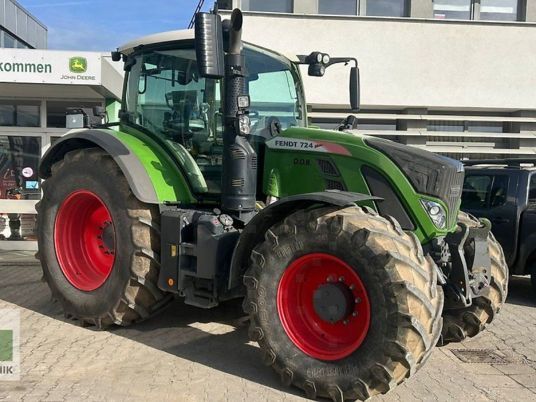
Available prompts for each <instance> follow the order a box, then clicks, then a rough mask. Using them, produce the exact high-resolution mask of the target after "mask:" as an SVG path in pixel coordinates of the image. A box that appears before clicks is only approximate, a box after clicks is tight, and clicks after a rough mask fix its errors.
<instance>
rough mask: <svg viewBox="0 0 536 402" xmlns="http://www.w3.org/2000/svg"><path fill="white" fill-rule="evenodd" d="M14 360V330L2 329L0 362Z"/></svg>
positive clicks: (0, 334)
mask: <svg viewBox="0 0 536 402" xmlns="http://www.w3.org/2000/svg"><path fill="white" fill-rule="evenodd" d="M11 361H13V331H12V330H5V329H2V330H0V362H11Z"/></svg>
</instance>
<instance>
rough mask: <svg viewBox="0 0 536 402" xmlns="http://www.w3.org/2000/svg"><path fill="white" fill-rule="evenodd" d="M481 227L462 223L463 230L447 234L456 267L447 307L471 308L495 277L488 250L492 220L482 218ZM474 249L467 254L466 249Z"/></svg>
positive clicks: (451, 274)
mask: <svg viewBox="0 0 536 402" xmlns="http://www.w3.org/2000/svg"><path fill="white" fill-rule="evenodd" d="M480 223H481V226H480V227H468V226H467V225H465V224H464V223H461V222H460V223H459V230H457V231H456V232H455V233H451V234H449V235H447V236H446V238H445V241H446V242H447V244H448V246H449V250H450V254H451V256H452V260H451V261H452V268H451V273H450V275H449V278H448V282H447V284H446V285H445V288H444V289H445V309H450V308H459V307H467V306H470V305H471V304H472V300H473V298H474V297H479V296H481V295H482V294H483V293H484V292H485V291H486V290H487V289H488V287H489V285H490V280H491V260H490V256H489V250H488V235H489V232H490V229H491V223H490V222H489V221H488V220H487V219H481V220H480ZM466 246H469V247H470V248H471V249H472V255H470V256H466V254H465V251H464V250H465V248H466Z"/></svg>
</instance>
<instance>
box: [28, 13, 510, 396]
mask: <svg viewBox="0 0 536 402" xmlns="http://www.w3.org/2000/svg"><path fill="white" fill-rule="evenodd" d="M241 30H242V14H241V13H240V11H239V10H235V11H234V12H233V14H232V17H231V19H230V20H225V21H223V22H222V20H221V17H220V16H219V15H217V14H215V13H214V14H213V13H199V14H197V16H196V25H195V31H194V30H189V31H174V32H166V33H162V34H156V35H152V36H148V37H145V38H142V39H140V40H137V41H134V42H132V43H129V44H127V45H126V46H124V47H122V48H120V49H119V50H118V51H117V52H114V53H113V54H112V56H113V58H114V60H115V61H119V60H121V59H122V60H123V62H124V68H125V72H126V74H125V75H126V77H125V85H124V96H123V102H122V110H121V111H120V123H118V127H116V129H112V128H111V126H112V124H108V125H99V126H89V127H88V126H87V124H86V127H85V128H82V129H78V130H74V131H73V132H71V133H69V134H68V135H66V136H64V137H63V138H62V139H61V140H60V141H58V142H57V143H56V144H55V145H54V146H53V147H52V148H51V149H49V150H48V152H47V153H46V155H45V156H44V157H43V159H42V162H41V166H40V176H41V178H42V179H43V180H44V182H43V186H42V188H43V199H42V201H41V202H40V203H39V205H38V207H37V208H38V213H39V215H38V227H39V258H40V260H41V263H42V266H43V271H44V277H45V279H46V281H47V283H48V285H49V286H50V289H51V291H52V294H53V298H55V299H57V300H58V301H59V302H60V303H61V305H62V306H63V309H64V311H65V314H66V315H67V316H69V317H73V318H75V319H77V320H79V321H80V322H81V323H83V324H85V325H92V326H95V327H97V328H106V327H108V326H111V325H121V326H127V325H130V324H134V323H136V322H139V321H141V320H145V319H147V318H149V317H151V316H152V315H153V314H155V313H156V312H157V311H159V310H161V309H162V308H164V307H165V306H166V305H167V304H168V303H169V302H170V301H171V300H173V299H174V298H176V297H182V298H183V299H184V302H185V303H186V304H189V305H193V306H197V307H201V308H213V307H216V306H218V305H219V304H220V303H222V302H225V301H226V300H231V299H236V298H243V299H244V303H243V306H244V310H245V312H246V313H247V314H248V315H249V319H250V329H249V335H250V337H251V339H252V340H253V341H256V342H258V344H259V346H260V349H261V351H262V353H263V358H264V361H265V362H266V363H267V364H268V365H270V366H272V367H273V369H274V370H275V371H276V372H277V373H278V374H279V375H280V376H281V379H282V381H283V383H285V384H287V385H294V386H297V387H299V388H301V389H303V390H304V391H305V393H306V394H307V396H308V397H311V398H315V397H328V398H332V399H334V400H344V399H367V398H369V397H370V396H372V395H376V394H381V393H386V392H388V391H389V390H390V389H392V388H393V387H394V386H396V385H397V384H400V383H402V382H403V381H404V380H405V379H406V378H408V377H409V376H410V375H412V374H413V373H414V372H415V371H416V370H417V369H419V368H420V367H421V366H422V365H423V364H424V362H425V361H426V360H427V358H428V357H429V356H430V353H431V351H432V349H433V347H434V346H435V345H436V344H438V343H439V344H441V343H443V344H444V343H447V342H451V341H460V340H462V339H464V338H465V337H468V336H474V335H476V334H477V333H479V332H480V331H481V330H482V329H483V328H484V326H485V325H486V324H487V323H489V322H491V321H492V320H493V318H494V316H495V314H496V313H497V312H498V311H499V309H500V308H501V306H502V304H503V302H504V300H505V297H506V292H507V280H508V274H507V266H506V264H505V261H504V257H503V253H502V250H501V247H500V246H499V244H498V243H497V242H496V241H495V239H494V238H493V235H492V234H491V232H490V225H489V222H487V221H479V220H476V219H475V218H473V217H471V216H468V215H465V214H461V213H460V212H459V205H460V196H461V189H462V183H463V177H464V172H463V167H462V164H461V163H459V162H457V161H454V160H451V159H448V158H445V157H442V156H438V155H435V154H432V153H429V152H425V151H423V150H419V149H416V148H412V147H407V146H404V145H400V144H396V143H394V142H391V141H387V140H382V139H378V138H374V137H369V136H364V135H357V134H355V133H352V132H351V131H349V130H346V131H345V128H351V127H352V125H353V118H351V117H349V118H348V119H347V120H346V121H345V122H344V124H343V125H342V127H341V129H340V130H339V131H337V130H333V131H329V130H321V129H318V128H314V127H308V125H307V108H306V103H305V98H304V91H303V85H302V80H301V77H300V70H299V65H308V69H309V75H312V76H322V75H324V73H325V72H326V69H327V68H329V66H331V65H333V64H336V63H345V64H351V65H352V66H351V68H350V100H351V104H352V108H353V109H354V110H357V109H358V104H359V90H358V85H359V72H358V67H357V61H356V60H355V59H353V58H347V57H341V58H330V57H329V56H328V55H327V54H323V53H320V52H312V53H311V54H309V55H307V56H297V57H295V58H294V59H293V60H290V59H288V58H286V57H284V56H282V55H280V54H278V53H276V52H273V51H270V50H268V49H264V48H261V47H258V46H254V45H252V44H247V43H246V44H244V43H243V42H242V39H241ZM73 121H74V122H76V121H84V120H83V119H77V118H76V116H74V117H73Z"/></svg>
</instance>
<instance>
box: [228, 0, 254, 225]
mask: <svg viewBox="0 0 536 402" xmlns="http://www.w3.org/2000/svg"><path fill="white" fill-rule="evenodd" d="M242 23H243V17H242V12H241V11H240V10H239V9H235V10H234V11H233V13H232V15H231V20H230V22H227V21H225V24H224V25H225V26H224V29H226V30H227V31H228V32H227V33H228V46H227V47H228V49H227V54H226V55H225V85H224V92H225V97H224V102H223V111H224V113H223V114H224V125H225V130H224V134H223V174H222V200H221V201H222V210H223V211H225V212H227V213H229V214H230V215H231V216H233V217H234V218H235V219H237V220H239V221H241V222H243V223H244V224H246V223H247V222H249V220H250V219H251V218H252V217H253V216H254V215H255V204H256V190H257V154H256V153H255V150H254V149H253V147H252V146H251V144H250V143H249V140H248V137H249V134H250V132H249V130H250V124H249V116H248V113H249V111H248V109H249V96H248V93H247V90H246V63H245V59H244V56H243V54H242V49H243V43H242Z"/></svg>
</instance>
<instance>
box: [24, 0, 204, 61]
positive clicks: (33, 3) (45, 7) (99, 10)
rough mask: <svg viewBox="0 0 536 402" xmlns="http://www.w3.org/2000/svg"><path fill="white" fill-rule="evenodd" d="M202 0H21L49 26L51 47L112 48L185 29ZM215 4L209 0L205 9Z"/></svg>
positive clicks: (77, 48)
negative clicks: (136, 39)
mask: <svg viewBox="0 0 536 402" xmlns="http://www.w3.org/2000/svg"><path fill="white" fill-rule="evenodd" d="M198 2H199V0H18V3H19V4H20V5H22V6H23V7H24V8H25V9H27V10H28V11H29V12H30V13H32V14H33V15H34V16H35V17H36V18H37V19H39V20H40V21H41V22H42V23H43V24H44V25H46V27H47V28H48V48H49V49H57V50H86V51H106V52H107V51H111V50H115V49H116V48H117V47H119V46H120V45H122V44H124V43H126V42H128V41H130V40H132V39H135V38H138V37H141V36H144V35H148V34H151V33H155V32H163V31H171V30H175V29H185V28H187V27H188V24H189V22H190V20H191V18H192V15H193V12H194V10H195V8H196V6H197V4H198ZM213 5H214V1H213V0H206V1H205V5H204V7H203V9H204V10H207V9H210V8H211V7H212V6H213Z"/></svg>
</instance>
